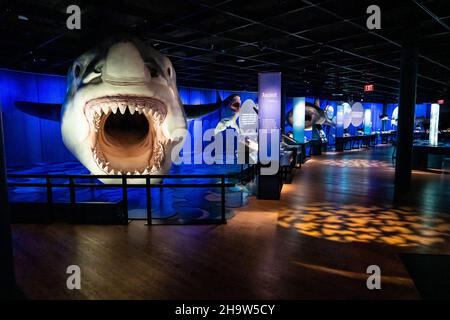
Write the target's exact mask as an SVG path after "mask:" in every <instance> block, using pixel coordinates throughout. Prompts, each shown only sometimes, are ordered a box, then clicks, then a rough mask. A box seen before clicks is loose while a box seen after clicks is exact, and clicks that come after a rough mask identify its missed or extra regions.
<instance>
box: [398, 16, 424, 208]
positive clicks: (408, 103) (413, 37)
mask: <svg viewBox="0 0 450 320" xmlns="http://www.w3.org/2000/svg"><path fill="white" fill-rule="evenodd" d="M410 19H411V23H409V24H408V26H409V27H408V28H406V30H405V36H406V39H405V41H404V42H403V44H402V49H401V62H400V101H399V107H398V127H397V134H398V138H397V159H396V165H395V199H396V200H399V199H400V198H401V196H402V195H404V194H406V193H407V192H408V191H409V189H410V187H411V170H412V150H413V139H414V111H415V107H416V89H417V57H418V53H419V50H418V46H417V37H418V29H417V28H418V26H417V23H416V22H415V21H413V20H414V19H412V17H410Z"/></svg>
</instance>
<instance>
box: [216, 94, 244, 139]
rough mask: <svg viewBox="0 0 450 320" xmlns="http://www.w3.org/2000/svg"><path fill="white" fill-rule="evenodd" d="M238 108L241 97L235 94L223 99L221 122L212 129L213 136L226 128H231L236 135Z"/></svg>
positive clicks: (238, 130)
mask: <svg viewBox="0 0 450 320" xmlns="http://www.w3.org/2000/svg"><path fill="white" fill-rule="evenodd" d="M240 107H241V97H239V96H238V95H237V94H233V95H231V96H229V97H228V98H227V99H225V101H224V106H223V108H222V109H221V115H220V117H221V120H220V121H219V123H218V124H217V126H216V128H215V129H214V135H216V134H218V133H219V132H222V131H224V130H226V129H227V128H233V129H235V130H236V131H237V133H239V132H240V129H239V125H238V124H237V120H238V118H239V114H240V112H239V111H240Z"/></svg>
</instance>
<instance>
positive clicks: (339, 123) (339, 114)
mask: <svg viewBox="0 0 450 320" xmlns="http://www.w3.org/2000/svg"><path fill="white" fill-rule="evenodd" d="M343 135H344V105H343V104H339V105H338V106H337V108H336V137H342V136H343Z"/></svg>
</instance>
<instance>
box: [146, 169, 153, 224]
mask: <svg viewBox="0 0 450 320" xmlns="http://www.w3.org/2000/svg"><path fill="white" fill-rule="evenodd" d="M145 185H146V188H145V189H146V192H147V225H151V224H152V189H151V187H150V177H147V178H145Z"/></svg>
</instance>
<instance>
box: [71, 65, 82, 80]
mask: <svg viewBox="0 0 450 320" xmlns="http://www.w3.org/2000/svg"><path fill="white" fill-rule="evenodd" d="M73 75H74V76H75V79H78V78H79V77H80V75H81V66H80V65H79V64H78V63H76V64H75V65H74V66H73Z"/></svg>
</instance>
